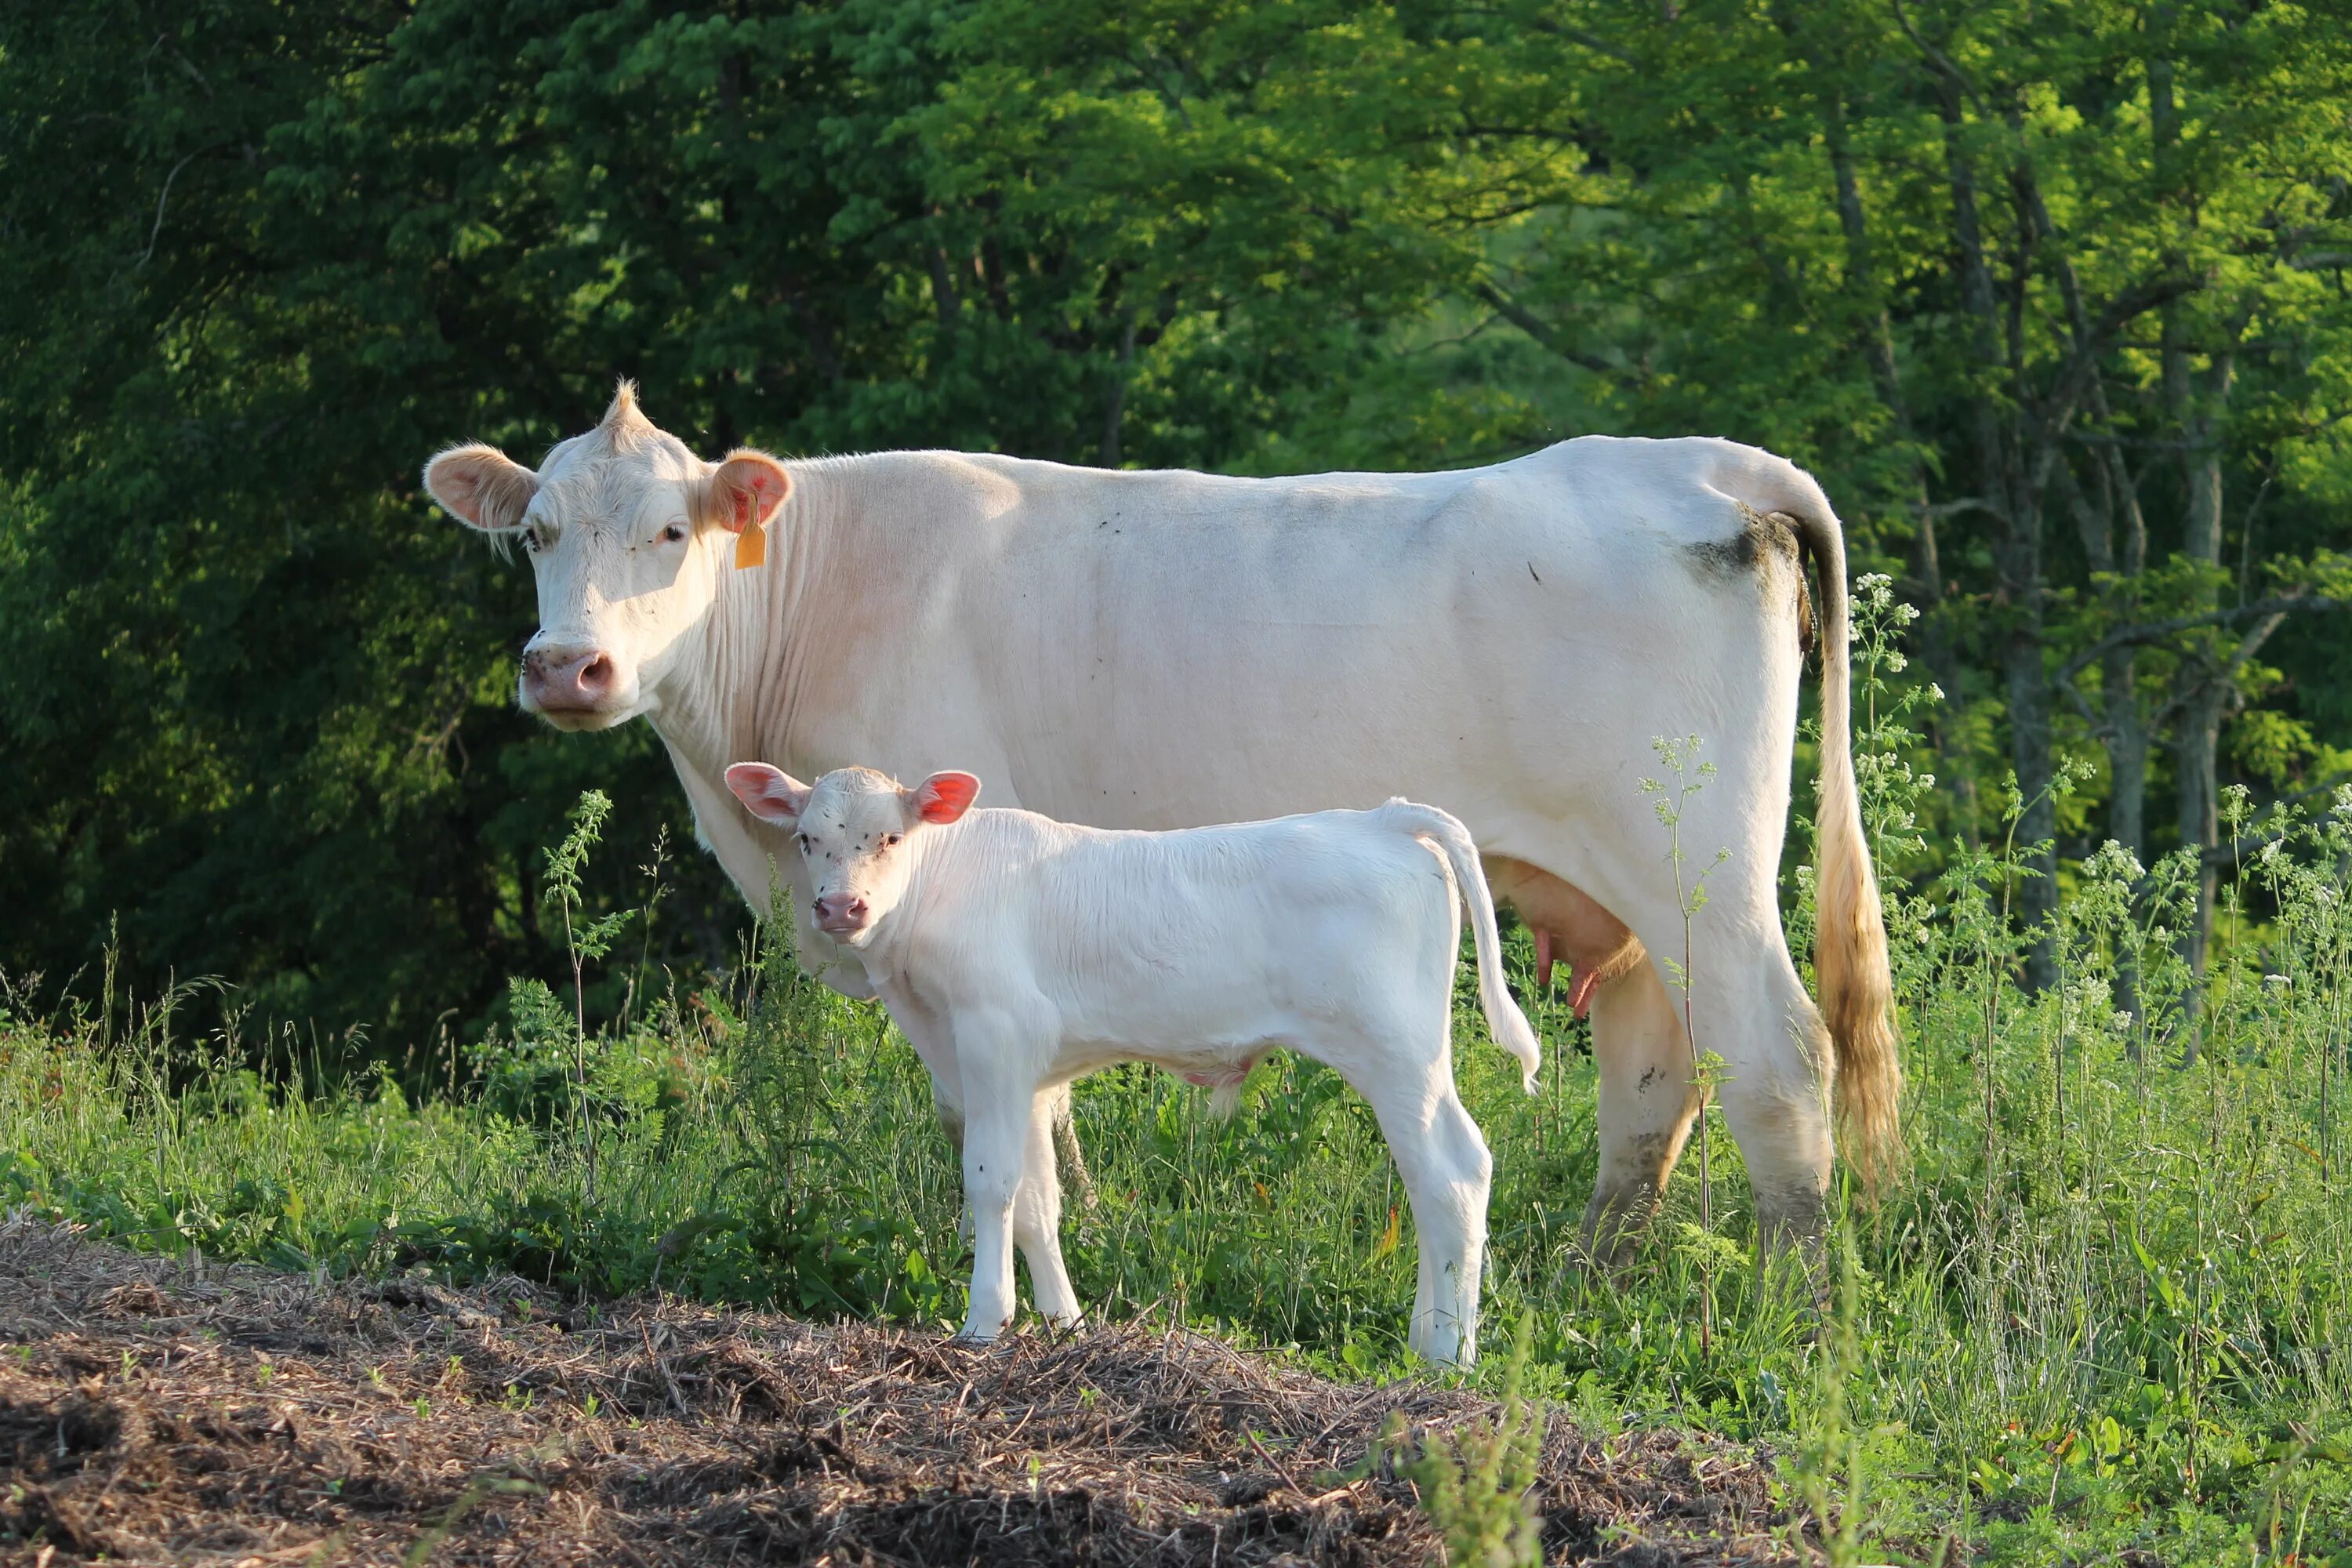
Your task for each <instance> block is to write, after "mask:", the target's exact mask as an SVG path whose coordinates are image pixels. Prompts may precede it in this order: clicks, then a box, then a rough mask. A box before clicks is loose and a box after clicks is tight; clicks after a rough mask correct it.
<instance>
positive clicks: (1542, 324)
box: [1475, 283, 1618, 376]
mask: <svg viewBox="0 0 2352 1568" xmlns="http://www.w3.org/2000/svg"><path fill="white" fill-rule="evenodd" d="M1475 293H1476V294H1477V296H1478V298H1479V299H1481V300H1485V301H1486V303H1487V304H1489V305H1492V306H1493V307H1494V308H1495V313H1496V315H1499V316H1501V317H1502V318H1503V319H1504V320H1505V321H1508V322H1510V323H1511V325H1513V326H1515V327H1517V328H1518V329H1519V331H1523V332H1525V333H1527V335H1528V336H1529V337H1531V338H1533V339H1535V341H1536V342H1538V343H1541V344H1542V345H1543V346H1544V347H1545V348H1548V349H1549V350H1550V351H1551V352H1552V353H1556V354H1558V355H1559V357H1560V358H1562V359H1564V360H1566V361H1568V363H1570V364H1572V365H1576V366H1579V367H1580V368H1581V369H1584V370H1589V371H1591V373H1592V374H1595V375H1608V376H1613V375H1615V374H1618V370H1617V367H1616V366H1615V365H1613V364H1611V363H1609V362H1608V361H1607V360H1605V359H1602V358H1601V356H1600V355H1599V354H1594V353H1586V352H1585V351H1584V350H1582V349H1579V348H1574V347H1571V346H1570V345H1569V344H1567V343H1564V342H1560V338H1559V332H1558V331H1555V330H1554V329H1553V327H1552V325H1551V323H1550V322H1549V321H1545V320H1544V319H1543V318H1542V317H1540V316H1538V315H1537V314H1536V313H1535V312H1534V311H1533V310H1528V308H1527V307H1526V306H1525V305H1522V304H1520V303H1519V302H1518V301H1517V300H1514V299H1512V298H1511V297H1510V296H1509V295H1508V294H1506V293H1504V292H1503V291H1502V290H1501V289H1497V288H1496V287H1495V286H1494V285H1493V284H1492V283H1480V284H1478V285H1477V286H1476V288H1475Z"/></svg>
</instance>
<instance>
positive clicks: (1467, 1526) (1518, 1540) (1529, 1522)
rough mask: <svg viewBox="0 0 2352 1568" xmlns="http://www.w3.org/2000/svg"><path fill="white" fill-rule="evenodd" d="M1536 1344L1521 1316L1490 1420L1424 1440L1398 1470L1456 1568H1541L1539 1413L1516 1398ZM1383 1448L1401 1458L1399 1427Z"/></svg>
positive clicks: (1531, 1323)
mask: <svg viewBox="0 0 2352 1568" xmlns="http://www.w3.org/2000/svg"><path fill="white" fill-rule="evenodd" d="M1534 1336H1535V1316H1534V1314H1533V1313H1527V1314H1524V1315H1522V1316H1521V1317H1520V1319H1519V1329H1518V1333H1517V1336H1516V1337H1515V1338H1514V1339H1513V1341H1512V1344H1511V1359H1510V1362H1509V1364H1508V1365H1507V1367H1506V1368H1505V1369H1504V1373H1503V1387H1502V1408H1501V1409H1500V1410H1498V1411H1497V1412H1496V1414H1495V1416H1494V1419H1493V1420H1491V1421H1489V1420H1488V1419H1487V1418H1486V1417H1485V1416H1483V1415H1482V1416H1479V1417H1477V1418H1476V1419H1475V1420H1473V1421H1472V1422H1471V1423H1470V1424H1469V1425H1468V1426H1466V1427H1465V1428H1464V1429H1462V1430H1461V1431H1458V1432H1455V1433H1454V1434H1452V1435H1451V1436H1444V1435H1438V1436H1430V1437H1427V1438H1424V1439H1423V1442H1422V1443H1421V1444H1420V1445H1419V1447H1418V1450H1417V1451H1416V1452H1415V1453H1413V1454H1412V1457H1411V1458H1406V1459H1402V1462H1401V1463H1399V1464H1398V1467H1397V1468H1398V1473H1399V1474H1400V1475H1402V1476H1403V1477H1404V1478H1405V1479H1408V1480H1410V1481H1411V1482H1412V1484H1413V1489H1414V1491H1415V1493H1416V1494H1417V1495H1418V1497H1419V1499H1420V1502H1421V1508H1422V1511H1423V1512H1424V1513H1426V1514H1428V1515H1429V1518H1430V1522H1431V1523H1433V1524H1434V1525H1435V1526H1436V1527H1437V1531H1438V1534H1439V1535H1440V1536H1442V1537H1443V1538H1444V1542H1445V1559H1444V1560H1445V1562H1446V1563H1448V1564H1449V1565H1454V1568H1541V1564H1542V1563H1543V1533H1542V1527H1543V1521H1542V1519H1541V1516H1540V1515H1538V1513H1537V1511H1536V1509H1535V1500H1534V1496H1533V1493H1534V1489H1535V1484H1536V1465H1537V1461H1538V1458H1539V1456H1540V1453H1541V1450H1542V1447H1543V1434H1544V1411H1543V1407H1542V1406H1541V1405H1538V1404H1536V1403H1535V1402H1533V1401H1530V1400H1528V1399H1527V1398H1526V1397H1524V1395H1523V1394H1522V1386H1523V1384H1525V1382H1526V1378H1527V1372H1528V1352H1529V1348H1530V1346H1531V1345H1532V1344H1533V1342H1534ZM1388 1443H1389V1448H1390V1452H1391V1455H1393V1456H1400V1457H1401V1456H1402V1454H1403V1452H1404V1450H1405V1448H1406V1447H1407V1444H1406V1441H1405V1436H1404V1433H1403V1431H1402V1427H1401V1426H1396V1425H1394V1424H1391V1428H1390V1436H1389V1439H1388Z"/></svg>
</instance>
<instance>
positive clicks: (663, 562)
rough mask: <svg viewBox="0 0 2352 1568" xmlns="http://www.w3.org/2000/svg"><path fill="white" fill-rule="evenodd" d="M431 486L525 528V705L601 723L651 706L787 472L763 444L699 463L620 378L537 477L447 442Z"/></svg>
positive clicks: (589, 724) (562, 721)
mask: <svg viewBox="0 0 2352 1568" xmlns="http://www.w3.org/2000/svg"><path fill="white" fill-rule="evenodd" d="M791 488H792V480H791V479H790V478H788V477H787V476H786V474H785V472H784V466H783V465H782V463H780V462H778V461H777V460H776V459H775V458H772V457H770V456H768V454H766V453H765V452H754V451H751V450H749V449H739V450H737V451H733V452H730V453H729V454H728V455H727V458H726V460H725V461H724V462H719V463H706V462H704V461H703V460H702V459H701V458H698V457H696V456H695V455H694V454H693V453H692V452H691V451H688V449H687V446H686V443H685V442H683V441H681V440H679V439H678V438H677V437H675V436H672V435H669V434H667V433H666V432H664V431H662V430H659V429H656V427H655V426H654V423H653V421H651V420H649V419H647V418H646V416H644V415H643V414H642V413H640V412H639V411H638V409H637V397H636V389H635V387H634V386H632V385H631V384H629V383H627V382H623V383H621V385H620V390H619V391H618V392H617V393H615V394H614V397H613V405H612V407H610V408H608V409H606V410H605V412H604V420H603V422H602V423H600V424H599V425H598V426H596V428H594V429H593V430H591V431H589V432H588V434H586V435H585V436H575V437H572V439H571V440H569V441H564V442H561V443H559V444H558V445H557V446H556V447H555V449H554V450H552V451H551V452H549V453H548V455H547V459H546V461H545V462H543V463H541V465H540V468H539V470H538V471H537V472H536V473H534V472H532V471H531V470H530V469H529V468H524V467H523V466H522V465H521V464H520V463H518V462H516V461H515V460H514V459H513V458H509V457H508V456H507V455H506V454H505V453H503V452H501V451H499V449H498V448H496V447H482V446H473V447H451V448H450V449H449V450H448V451H446V452H444V453H442V454H441V455H440V456H439V457H437V458H434V459H433V460H432V461H431V462H430V463H427V464H426V465H425V489H426V491H427V492H429V493H430V494H431V495H432V497H433V499H434V500H436V501H438V502H440V503H441V505H442V506H443V507H444V508H445V509H446V510H448V512H449V513H450V515H452V516H453V517H455V518H457V520H458V521H460V522H463V523H465V524H467V526H468V527H472V528H478V529H480V530H482V531H484V532H487V533H491V534H496V535H499V536H500V537H503V538H514V537H518V536H519V537H520V539H521V541H522V546H523V549H524V550H526V551H528V552H530V562H531V568H532V570H533V571H534V572H536V573H537V574H538V576H539V630H538V631H537V632H535V633H533V634H532V635H531V638H530V642H529V643H527V644H525V645H524V647H523V656H522V682H521V688H520V699H521V702H522V705H523V707H525V708H526V709H528V710H530V711H532V712H534V713H538V714H541V715H542V716H544V717H545V718H546V719H547V721H549V722H550V723H552V724H555V725H557V726H558V727H560V728H562V729H565V730H602V729H604V728H606V727H607V726H609V725H613V724H618V723H621V722H623V721H626V720H629V719H633V718H635V717H636V716H637V715H638V714H639V713H642V712H644V711H645V710H646V707H647V698H646V693H647V692H648V691H650V690H652V689H654V688H655V687H656V686H657V685H658V684H659V683H660V680H661V677H662V675H663V673H664V671H665V670H666V669H667V668H668V665H669V662H670V660H671V659H672V658H674V657H675V653H676V649H677V643H678V639H679V637H681V635H682V634H684V633H685V632H686V631H687V630H688V628H690V627H692V626H694V625H695V624H696V623H697V622H698V621H699V620H700V619H701V618H702V616H703V614H704V612H706V611H707V610H708V609H709V606H710V603H711V601H712V599H713V598H714V597H716V596H717V595H718V592H719V582H720V580H721V577H720V574H723V573H725V572H727V571H729V570H730V569H731V567H732V566H733V564H734V562H735V552H736V548H737V542H738V539H739V536H740V535H741V534H742V532H743V531H744V530H745V529H747V528H753V529H764V528H765V527H766V526H767V524H768V521H769V520H770V519H772V518H773V517H774V516H775V513H776V509H777V508H778V507H780V506H782V504H783V500H784V496H785V493H786V492H787V491H788V490H789V489H791ZM756 542H757V541H745V544H746V545H747V546H749V545H751V544H753V543H756Z"/></svg>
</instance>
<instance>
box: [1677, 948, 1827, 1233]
mask: <svg viewBox="0 0 2352 1568" xmlns="http://www.w3.org/2000/svg"><path fill="white" fill-rule="evenodd" d="M1779 934H1780V933H1779V929H1778V927H1777V926H1776V927H1774V928H1773V929H1772V940H1771V941H1769V942H1764V941H1758V942H1754V943H1752V944H1749V945H1746V946H1740V947H1733V946H1731V945H1730V944H1721V945H1719V946H1718V947H1717V949H1716V950H1714V951H1713V952H1710V953H1709V954H1708V957H1707V967H1706V968H1703V969H1701V971H1700V972H1699V973H1698V975H1697V977H1696V983H1695V984H1693V986H1692V990H1691V1015H1692V1027H1693V1030H1694V1032H1695V1033H1696V1036H1697V1038H1698V1047H1699V1049H1700V1051H1701V1052H1702V1053H1712V1054H1714V1055H1716V1056H1719V1057H1721V1058H1723V1068H1722V1076H1721V1082H1720V1085H1719V1087H1718V1088H1717V1097H1718V1099H1719V1100H1721V1102H1722V1105H1723V1120H1724V1123H1725V1125H1726V1126H1727V1127H1728V1128H1730V1130H1731V1135H1732V1137H1733V1138H1735V1139H1737V1140H1738V1142H1739V1152H1740V1156H1741V1158H1742V1159H1743V1160H1745V1161H1746V1163H1747V1165H1748V1184H1749V1186H1750V1188H1751V1189H1752V1190H1753V1191H1754V1193H1755V1198H1756V1230H1757V1235H1758V1237H1759V1239H1760V1240H1761V1241H1762V1242H1763V1243H1764V1244H1765V1246H1766V1247H1772V1246H1775V1245H1780V1244H1788V1243H1795V1244H1798V1245H1799V1246H1801V1247H1808V1248H1810V1247H1811V1245H1812V1244H1813V1243H1815V1242H1817V1241H1818V1240H1819V1239H1820V1237H1821V1233H1822V1214H1823V1208H1824V1205H1825V1201H1826V1199H1827V1197H1828V1194H1829V1186H1830V1163H1831V1159H1832V1141H1831V1136H1830V1120H1829V1102H1828V1096H1827V1085H1828V1081H1829V1074H1830V1072H1831V1071H1832V1068H1831V1067H1830V1065H1829V1045H1828V1037H1827V1035H1826V1033H1825V1031H1824V1030H1823V1029H1822V1022H1821V1015H1820V1014H1819V1013H1818V1012H1817V1011H1815V1009H1814V1007H1813V1001H1812V998H1811V997H1810V996H1808V995H1807V994H1805V987H1804V983H1803V982H1802V981H1801V980H1800V979H1799V978H1798V976H1797V971H1796V966H1795V965H1794V964H1793V963H1790V959H1789V954H1788V951H1787V949H1786V948H1785V947H1784V946H1783V945H1782V944H1781V942H1780V940H1779Z"/></svg>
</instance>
